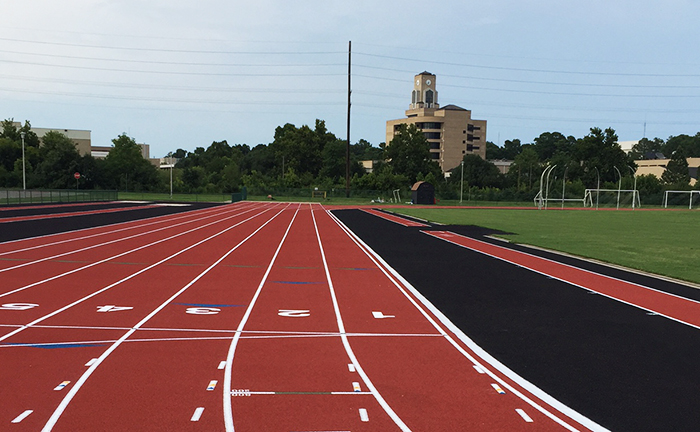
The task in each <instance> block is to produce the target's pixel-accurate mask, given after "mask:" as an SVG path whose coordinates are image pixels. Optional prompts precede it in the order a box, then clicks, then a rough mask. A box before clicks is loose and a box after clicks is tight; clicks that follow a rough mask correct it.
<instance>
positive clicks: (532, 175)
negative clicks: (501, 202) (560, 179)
mask: <svg viewBox="0 0 700 432" xmlns="http://www.w3.org/2000/svg"><path fill="white" fill-rule="evenodd" d="M540 174H542V169H541V167H540V161H539V156H538V155H537V152H536V151H535V149H534V148H533V147H532V146H530V145H528V146H525V148H524V149H523V151H522V152H521V153H520V154H519V155H517V156H516V157H515V160H514V161H513V163H512V164H511V166H510V169H509V170H508V174H507V176H508V178H509V179H510V181H511V184H515V185H516V186H517V188H518V189H520V188H521V186H522V187H523V188H525V186H527V189H532V185H533V184H534V183H535V182H536V181H537V180H539V177H540Z"/></svg>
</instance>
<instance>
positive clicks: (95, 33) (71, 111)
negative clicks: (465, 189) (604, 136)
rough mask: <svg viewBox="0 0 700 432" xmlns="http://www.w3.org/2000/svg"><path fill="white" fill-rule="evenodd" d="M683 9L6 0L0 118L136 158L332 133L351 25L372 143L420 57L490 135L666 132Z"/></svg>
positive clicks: (684, 55) (355, 129) (690, 64)
mask: <svg viewBox="0 0 700 432" xmlns="http://www.w3.org/2000/svg"><path fill="white" fill-rule="evenodd" d="M698 18H700V2H698V1H695V0H663V1H656V0H636V1H627V0H606V1H603V0H588V1H585V2H571V1H563V0H531V1H527V2H523V1H515V0H489V1H473V0H443V1H440V2H424V1H412V0H403V1H393V0H390V1H382V0H372V1H366V0H354V1H347V0H344V1H336V0H323V1H316V0H310V1H294V2H292V1H288V0H286V1H284V0H256V1H252V2H251V1H245V2H243V1H238V0H227V1H223V0H199V1H197V2H193V1H181V0H120V1H117V0H62V1H60V2H57V1H55V0H21V1H20V0H12V1H9V2H6V4H5V5H4V7H3V11H2V13H1V14H0V117H2V118H3V119H9V118H13V119H14V120H15V121H21V122H24V121H25V120H29V121H30V122H31V124H32V126H34V127H38V128H56V129H79V130H90V131H91V136H92V144H93V145H98V146H99V145H111V140H112V139H114V138H116V137H117V136H118V135H120V134H122V133H126V134H127V135H129V136H131V137H133V138H134V139H135V140H136V141H137V142H139V143H146V144H149V145H150V150H151V157H162V156H165V155H166V154H167V153H168V152H169V151H174V150H176V149H178V148H183V149H185V150H188V151H193V150H194V149H195V148H196V147H205V148H206V147H207V146H209V145H210V144H211V143H212V142H213V141H222V140H226V141H227V142H228V143H229V144H231V145H233V144H248V145H250V146H251V147H253V146H255V145H257V144H269V143H270V142H272V141H273V139H274V133H275V128H276V127H278V126H282V125H284V124H286V123H292V124H294V125H296V126H297V127H300V126H302V125H310V126H311V127H313V125H314V124H315V121H316V119H321V120H325V122H326V126H327V128H328V130H329V131H330V132H333V133H334V134H335V135H336V136H338V137H339V138H345V137H346V122H347V87H348V76H347V74H348V48H349V46H348V45H349V42H350V41H351V42H352V59H351V62H350V63H351V89H352V108H351V127H350V140H351V142H357V141H358V140H359V139H365V140H367V141H369V142H370V143H372V144H373V145H375V146H376V145H379V144H380V143H381V142H383V141H384V140H385V127H386V126H385V123H386V121H387V120H392V119H398V118H403V117H404V116H405V114H404V111H405V110H406V109H407V108H408V104H409V102H410V96H411V91H412V89H413V76H414V75H416V74H418V73H420V72H423V71H428V72H431V73H433V74H435V75H436V85H437V91H438V102H439V103H440V104H441V105H442V106H444V105H447V104H454V105H458V106H460V107H463V108H466V109H469V110H471V112H472V118H475V119H482V120H486V121H487V122H488V123H487V140H489V141H491V142H494V143H496V144H498V145H502V144H503V142H504V141H505V140H512V139H516V138H517V139H520V140H521V141H522V142H523V143H529V142H533V139H534V138H536V137H537V136H539V135H540V134H541V133H543V132H554V131H558V132H561V133H563V134H565V135H573V136H575V137H577V138H579V137H582V136H584V135H586V134H587V133H588V132H589V130H590V128H592V127H600V128H602V129H605V128H608V127H612V128H613V129H615V130H616V132H617V134H618V136H619V140H620V141H630V140H638V139H640V138H642V137H645V136H646V137H647V138H654V137H660V138H662V139H666V138H668V137H669V136H673V135H680V134H689V135H694V134H696V133H698V132H699V131H700V116H699V114H700V105H699V102H700V80H699V78H700V68H698V66H700V58H698V55H697V54H698V46H700V32H698V30H697V20H698Z"/></svg>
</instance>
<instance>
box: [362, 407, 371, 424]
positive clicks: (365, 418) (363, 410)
mask: <svg viewBox="0 0 700 432" xmlns="http://www.w3.org/2000/svg"><path fill="white" fill-rule="evenodd" d="M360 420H362V421H363V422H368V421H369V414H367V410H366V409H364V408H360Z"/></svg>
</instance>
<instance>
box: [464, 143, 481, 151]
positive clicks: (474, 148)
mask: <svg viewBox="0 0 700 432" xmlns="http://www.w3.org/2000/svg"><path fill="white" fill-rule="evenodd" d="M467 151H470V152H473V151H479V146H475V145H471V144H469V145H467Z"/></svg>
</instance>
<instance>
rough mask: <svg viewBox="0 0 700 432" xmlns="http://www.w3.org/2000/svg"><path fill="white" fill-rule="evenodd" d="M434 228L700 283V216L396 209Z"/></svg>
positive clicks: (690, 213) (683, 213)
mask: <svg viewBox="0 0 700 432" xmlns="http://www.w3.org/2000/svg"><path fill="white" fill-rule="evenodd" d="M395 211H396V212H398V213H403V214H406V215H410V216H415V217H419V218H422V219H426V220H429V221H431V222H440V223H444V224H455V225H477V226H482V227H487V228H492V229H497V230H500V231H505V232H508V233H512V234H508V235H502V236H500V237H503V238H506V239H508V240H510V241H512V242H516V243H523V244H529V245H534V246H540V247H543V248H547V249H553V250H557V251H562V252H566V253H570V254H574V255H578V256H582V257H586V258H593V259H597V260H601V261H606V262H609V263H613V264H618V265H622V266H625V267H630V268H634V269H639V270H643V271H647V272H650V273H656V274H660V275H664V276H670V277H674V278H678V279H684V280H688V281H691V282H695V283H700V212H698V211H679V210H674V211H611V210H599V211H592V210H587V211H582V210H563V211H562V210H547V211H538V210H501V209H449V208H434V209H418V208H406V209H403V208H402V209H396V210H395Z"/></svg>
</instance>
